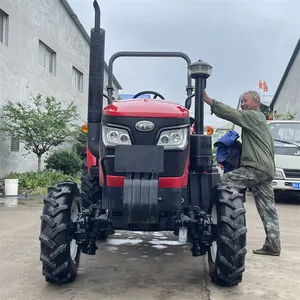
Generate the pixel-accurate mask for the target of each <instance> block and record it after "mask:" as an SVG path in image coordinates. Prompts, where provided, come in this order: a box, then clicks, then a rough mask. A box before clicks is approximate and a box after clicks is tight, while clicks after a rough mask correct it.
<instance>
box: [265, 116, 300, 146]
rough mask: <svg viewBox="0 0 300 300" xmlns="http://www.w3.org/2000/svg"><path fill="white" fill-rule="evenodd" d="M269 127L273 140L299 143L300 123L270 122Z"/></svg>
mask: <svg viewBox="0 0 300 300" xmlns="http://www.w3.org/2000/svg"><path fill="white" fill-rule="evenodd" d="M269 126H270V129H271V133H272V136H273V138H274V139H277V140H284V141H288V142H292V143H300V123H298V122H289V121H286V122H278V123H276V122H271V123H270V124H269Z"/></svg>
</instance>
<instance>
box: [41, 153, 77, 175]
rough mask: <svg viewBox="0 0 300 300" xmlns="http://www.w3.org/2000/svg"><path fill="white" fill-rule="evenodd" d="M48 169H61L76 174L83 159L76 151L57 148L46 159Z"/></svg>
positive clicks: (69, 173) (65, 172)
mask: <svg viewBox="0 0 300 300" xmlns="http://www.w3.org/2000/svg"><path fill="white" fill-rule="evenodd" d="M45 163H46V170H55V171H61V172H63V173H64V174H67V175H76V174H77V173H78V172H79V171H80V170H81V159H80V157H79V156H78V154H77V153H76V152H74V151H67V150H57V151H55V152H53V153H52V154H51V155H49V157H48V158H47V159H46V160H45Z"/></svg>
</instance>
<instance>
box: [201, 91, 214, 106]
mask: <svg viewBox="0 0 300 300" xmlns="http://www.w3.org/2000/svg"><path fill="white" fill-rule="evenodd" d="M203 100H204V102H205V103H207V104H208V105H210V106H212V105H213V104H214V101H213V99H211V98H210V97H208V95H207V94H206V91H203Z"/></svg>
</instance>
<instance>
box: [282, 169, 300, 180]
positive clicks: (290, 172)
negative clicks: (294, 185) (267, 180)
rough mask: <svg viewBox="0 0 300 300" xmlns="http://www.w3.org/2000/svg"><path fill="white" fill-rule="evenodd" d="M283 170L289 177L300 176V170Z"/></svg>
mask: <svg viewBox="0 0 300 300" xmlns="http://www.w3.org/2000/svg"><path fill="white" fill-rule="evenodd" d="M283 171H284V174H285V177H286V178H287V179H295V178H297V179H298V178H300V170H294V169H284V170H283Z"/></svg>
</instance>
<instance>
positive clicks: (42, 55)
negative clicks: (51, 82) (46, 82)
mask: <svg viewBox="0 0 300 300" xmlns="http://www.w3.org/2000/svg"><path fill="white" fill-rule="evenodd" d="M39 65H40V66H41V67H43V68H45V69H47V70H48V71H49V72H50V73H52V74H55V65H56V53H55V52H54V51H53V50H52V49H50V48H49V47H48V46H47V45H45V44H44V43H43V42H41V41H40V42H39Z"/></svg>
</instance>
